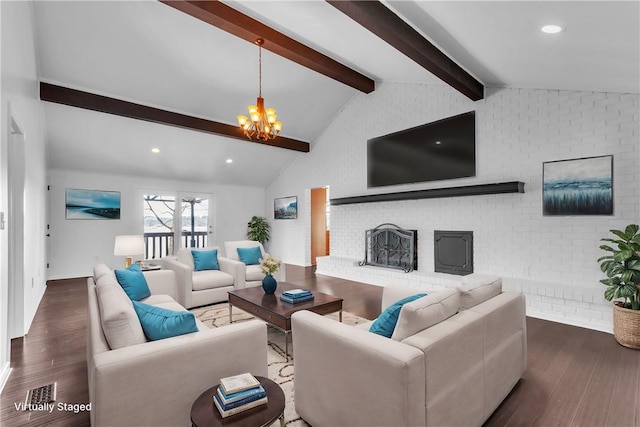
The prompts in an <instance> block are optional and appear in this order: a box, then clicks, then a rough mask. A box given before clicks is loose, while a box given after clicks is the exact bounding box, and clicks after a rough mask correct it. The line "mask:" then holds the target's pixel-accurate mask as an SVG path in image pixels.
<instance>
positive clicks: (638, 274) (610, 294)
mask: <svg viewBox="0 0 640 427" xmlns="http://www.w3.org/2000/svg"><path fill="white" fill-rule="evenodd" d="M639 229H640V227H639V226H638V225H637V224H630V225H628V226H627V227H626V228H625V229H624V231H622V230H609V231H611V233H613V234H614V235H615V237H616V238H605V239H601V240H602V241H604V242H610V243H613V245H611V246H610V245H601V246H600V249H602V250H603V251H607V252H610V254H608V255H606V256H603V257H601V258H599V259H598V262H599V263H600V269H601V270H602V272H604V273H605V274H606V275H607V278H606V279H602V280H600V282H601V283H602V284H604V285H606V286H607V290H606V291H605V292H604V297H605V298H606V299H607V301H612V300H614V299H616V300H617V301H614V306H613V333H614V335H615V337H616V340H617V341H618V342H619V343H620V344H622V345H623V346H625V347H630V348H635V349H640V233H638V230H639Z"/></svg>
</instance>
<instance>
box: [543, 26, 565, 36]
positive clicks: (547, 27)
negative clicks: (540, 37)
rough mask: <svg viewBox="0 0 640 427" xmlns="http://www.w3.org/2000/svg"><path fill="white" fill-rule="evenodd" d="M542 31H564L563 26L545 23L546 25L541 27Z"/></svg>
mask: <svg viewBox="0 0 640 427" xmlns="http://www.w3.org/2000/svg"><path fill="white" fill-rule="evenodd" d="M540 31H542V32H543V33H547V34H557V33H559V32H560V31H562V27H561V26H559V25H545V26H544V27H542V28H540Z"/></svg>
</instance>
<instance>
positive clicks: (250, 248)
mask: <svg viewBox="0 0 640 427" xmlns="http://www.w3.org/2000/svg"><path fill="white" fill-rule="evenodd" d="M224 249H225V254H226V256H227V258H228V259H230V260H232V261H236V262H242V264H243V266H244V267H243V268H242V269H240V271H238V274H237V276H236V281H237V286H236V287H238V288H248V287H252V286H258V285H261V284H262V279H263V278H264V274H263V273H262V271H260V264H259V262H258V260H259V259H260V258H264V257H265V256H267V255H269V254H268V253H266V252H265V250H264V246H262V243H260V242H256V241H253V240H236V241H233V242H224ZM241 255H242V256H241ZM280 278H281V276H280Z"/></svg>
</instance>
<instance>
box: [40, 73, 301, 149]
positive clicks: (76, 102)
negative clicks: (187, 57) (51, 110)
mask: <svg viewBox="0 0 640 427" xmlns="http://www.w3.org/2000/svg"><path fill="white" fill-rule="evenodd" d="M40 99H41V100H42V101H48V102H55V103H57V104H63V105H68V106H71V107H77V108H84V109H86V110H93V111H98V112H101V113H107V114H113V115H116V116H121V117H127V118H129V119H138V120H144V121H147V122H152V123H159V124H162V125H168V126H174V127H178V128H183V129H190V130H196V131H199V132H206V133H211V134H214V135H221V136H225V137H229V138H235V139H241V140H243V141H247V142H253V143H258V144H264V145H271V146H274V147H280V148H286V149H289V150H294V151H300V152H303V153H308V152H309V143H308V142H305V141H300V140H297V139H292V138H286V137H284V136H277V137H275V138H274V139H272V140H269V141H255V140H250V139H248V138H247V137H246V136H245V135H244V132H243V131H242V129H240V127H239V126H233V125H228V124H226V123H220V122H214V121H212V120H206V119H201V118H199V117H193V116H188V115H185V114H180V113H174V112H172V111H166V110H161V109H159V108H155V107H149V106H147V105H142V104H136V103H133V102H129V101H123V100H121V99H116V98H110V97H108V96H103V95H96V94H94V93H89V92H84V91H81V90H77V89H71V88H68V87H64V86H58V85H54V84H51V83H46V82H40Z"/></svg>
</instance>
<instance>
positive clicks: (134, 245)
mask: <svg viewBox="0 0 640 427" xmlns="http://www.w3.org/2000/svg"><path fill="white" fill-rule="evenodd" d="M113 254H114V255H115V256H124V257H125V259H124V268H129V266H131V257H132V256H133V255H141V254H144V237H143V236H141V235H126V236H116V244H115V247H114V249H113Z"/></svg>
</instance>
